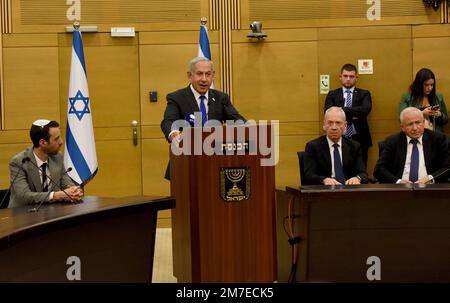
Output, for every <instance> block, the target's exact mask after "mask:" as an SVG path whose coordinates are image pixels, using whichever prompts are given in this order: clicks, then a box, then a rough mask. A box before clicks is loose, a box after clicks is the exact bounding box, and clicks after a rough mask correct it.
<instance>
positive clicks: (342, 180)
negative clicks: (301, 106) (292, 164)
mask: <svg viewBox="0 0 450 303" xmlns="http://www.w3.org/2000/svg"><path fill="white" fill-rule="evenodd" d="M345 119H346V118H345V112H344V111H343V110H342V108H340V107H335V106H333V107H330V108H329V109H327V110H326V112H325V117H324V121H323V129H324V130H325V132H326V135H325V136H321V137H319V138H317V139H315V140H312V141H310V142H308V143H307V144H306V148H305V155H304V159H303V164H304V171H305V179H306V180H302V184H303V185H306V184H317V185H318V184H324V185H339V184H342V185H343V184H348V185H353V184H360V183H367V173H366V170H365V166H364V163H363V158H362V153H361V147H360V145H359V143H358V142H356V141H353V140H350V139H348V138H346V137H344V136H343V134H344V132H345V130H346V129H347V122H346V120H345Z"/></svg>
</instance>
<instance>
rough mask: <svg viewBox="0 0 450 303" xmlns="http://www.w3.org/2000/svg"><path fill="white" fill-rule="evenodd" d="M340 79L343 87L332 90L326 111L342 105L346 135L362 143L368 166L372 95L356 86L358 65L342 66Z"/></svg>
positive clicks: (365, 161)
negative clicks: (368, 121)
mask: <svg viewBox="0 0 450 303" xmlns="http://www.w3.org/2000/svg"><path fill="white" fill-rule="evenodd" d="M339 80H340V81H341V83H342V87H341V88H338V89H335V90H332V91H330V92H329V93H328V95H327V97H326V99H325V106H324V111H326V110H327V109H329V108H330V107H332V106H338V107H342V109H343V110H344V112H345V116H346V119H347V129H346V131H345V136H346V137H347V138H350V139H352V140H355V141H357V142H359V144H360V145H361V150H362V155H363V159H364V165H365V166H366V167H367V153H368V150H369V147H371V146H372V137H371V136H370V130H369V124H368V123H367V116H368V115H369V114H370V111H371V110H372V97H371V96H370V92H369V91H368V90H364V89H361V88H358V87H356V86H355V84H356V81H357V80H358V73H357V70H356V66H354V65H353V64H345V65H344V66H342V68H341V74H340V75H339Z"/></svg>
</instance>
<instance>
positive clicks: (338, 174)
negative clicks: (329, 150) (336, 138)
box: [333, 143, 345, 184]
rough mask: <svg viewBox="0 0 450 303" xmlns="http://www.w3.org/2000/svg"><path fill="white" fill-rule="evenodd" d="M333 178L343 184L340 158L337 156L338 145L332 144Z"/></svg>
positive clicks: (343, 178)
mask: <svg viewBox="0 0 450 303" xmlns="http://www.w3.org/2000/svg"><path fill="white" fill-rule="evenodd" d="M333 147H334V151H333V160H334V178H335V179H336V180H337V181H338V182H339V183H341V184H345V177H344V170H343V169H342V162H341V156H340V155H339V144H337V143H334V144H333Z"/></svg>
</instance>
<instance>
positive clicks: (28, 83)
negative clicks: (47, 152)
mask: <svg viewBox="0 0 450 303" xmlns="http://www.w3.org/2000/svg"><path fill="white" fill-rule="evenodd" d="M3 67H4V75H3V76H4V94H3V96H4V98H5V99H4V110H5V129H10V130H11V129H29V127H30V121H34V120H36V119H42V118H48V119H55V120H59V77H58V49H57V47H11V48H4V49H3Z"/></svg>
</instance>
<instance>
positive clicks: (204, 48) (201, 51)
mask: <svg viewBox="0 0 450 303" xmlns="http://www.w3.org/2000/svg"><path fill="white" fill-rule="evenodd" d="M197 57H203V58H208V59H209V60H212V59H211V49H210V48H209V38H208V28H206V25H205V24H202V25H200V39H199V43H198V54H197ZM211 88H214V82H212V83H211Z"/></svg>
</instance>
